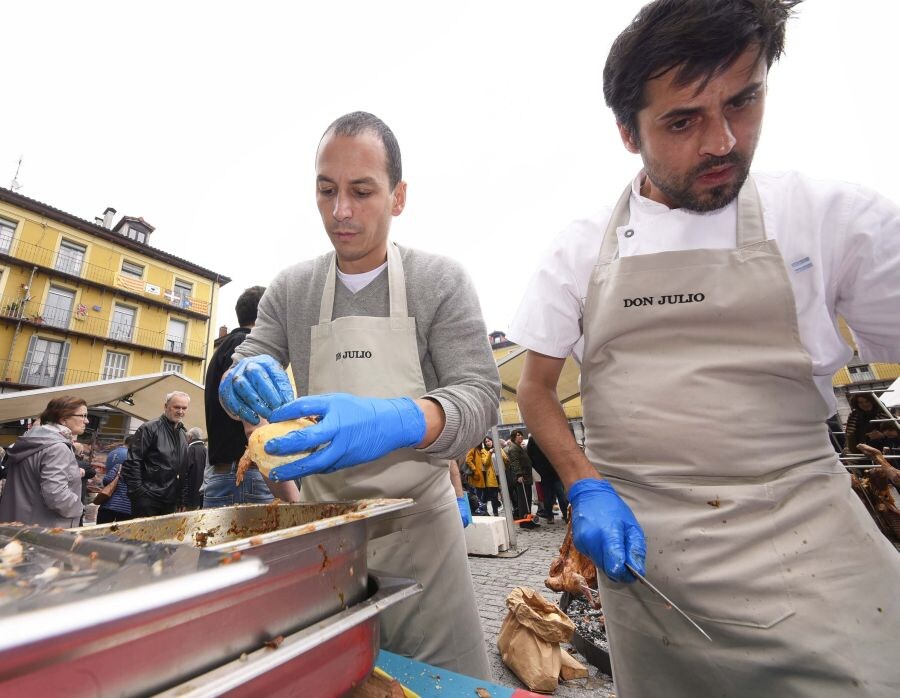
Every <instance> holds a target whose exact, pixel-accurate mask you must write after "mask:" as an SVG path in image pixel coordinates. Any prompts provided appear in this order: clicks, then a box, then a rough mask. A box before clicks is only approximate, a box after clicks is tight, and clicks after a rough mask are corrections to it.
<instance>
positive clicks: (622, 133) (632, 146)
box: [616, 121, 641, 155]
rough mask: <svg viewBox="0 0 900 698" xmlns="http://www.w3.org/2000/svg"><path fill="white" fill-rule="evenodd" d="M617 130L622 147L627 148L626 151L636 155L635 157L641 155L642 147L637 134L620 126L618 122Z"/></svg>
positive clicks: (622, 125)
mask: <svg viewBox="0 0 900 698" xmlns="http://www.w3.org/2000/svg"><path fill="white" fill-rule="evenodd" d="M616 128H618V129H619V137H620V138H621V139H622V145H624V146H625V150H627V151H628V152H629V153H634V154H635V155H637V154H639V153H640V152H641V146H640V140H639V139H638V137H637V134H636V133H635V132H634V131H632V130H631V129H630V128H628V127H627V126H625V125H624V124H620V123H619V122H618V121H617V122H616Z"/></svg>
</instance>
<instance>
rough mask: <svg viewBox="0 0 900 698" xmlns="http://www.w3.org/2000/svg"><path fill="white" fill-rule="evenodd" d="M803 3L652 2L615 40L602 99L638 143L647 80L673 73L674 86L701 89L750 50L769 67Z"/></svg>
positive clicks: (768, 0)
mask: <svg viewBox="0 0 900 698" xmlns="http://www.w3.org/2000/svg"><path fill="white" fill-rule="evenodd" d="M801 1H802V0H656V1H655V2H652V3H650V4H649V5H645V6H644V7H643V8H641V11H640V12H639V13H638V14H637V16H636V17H635V18H634V19H633V20H632V22H631V24H630V25H628V27H627V28H626V29H625V31H623V32H622V33H621V34H619V36H618V37H617V38H616V40H615V42H613V45H612V48H611V49H610V51H609V56H608V57H607V59H606V66H605V67H604V68H603V96H604V98H605V99H606V104H607V106H609V108H610V109H612V110H613V114H615V116H616V121H617V122H618V123H620V124H621V125H622V126H624V127H625V128H626V129H627V130H628V131H629V133H630V134H631V136H632V137H633V138H634V139H635V141H636V142H639V140H640V138H639V134H638V130H637V113H638V112H639V111H640V110H641V109H643V108H644V107H645V106H646V104H645V102H644V85H645V83H646V82H647V81H648V80H653V79H655V78H658V77H661V76H662V75H665V74H666V73H667V72H669V71H670V70H675V71H677V72H676V74H675V84H677V85H679V86H684V85H689V84H691V83H692V82H694V81H696V80H698V79H700V78H703V83H702V84H701V86H700V89H703V87H705V86H706V83H707V82H708V81H709V80H711V79H712V78H713V77H714V76H715V75H716V74H718V73H720V72H722V71H724V70H727V69H728V68H730V67H731V65H732V64H733V63H734V62H735V61H736V60H737V59H738V58H739V57H740V55H741V54H742V53H744V51H745V50H746V49H747V47H748V46H750V45H751V44H754V43H755V44H758V46H759V55H760V56H765V57H766V65H767V66H768V67H770V68H771V67H772V63H774V62H775V61H776V60H778V58H779V57H780V56H781V53H782V51H783V49H784V29H785V23H786V22H787V20H788V18H789V17H790V16H791V15H792V14H793V12H792V8H793V7H794V6H795V5H798V4H799V3H800V2H801Z"/></svg>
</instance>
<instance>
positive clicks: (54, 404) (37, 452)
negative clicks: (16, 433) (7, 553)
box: [0, 395, 88, 528]
mask: <svg viewBox="0 0 900 698" xmlns="http://www.w3.org/2000/svg"><path fill="white" fill-rule="evenodd" d="M40 422H41V423H40V426H37V427H34V428H32V429H31V430H30V431H28V432H27V433H25V434H23V435H22V436H20V437H19V439H18V440H17V441H16V442H15V443H14V444H13V445H12V446H11V447H10V448H9V450H8V451H7V461H6V466H7V481H6V486H5V487H4V488H3V494H2V495H0V521H19V522H21V523H24V524H38V525H40V526H46V527H48V528H72V527H74V526H78V522H79V520H80V518H81V514H82V511H83V508H84V507H83V505H82V503H81V476H82V471H81V468H79V466H78V461H77V460H76V459H75V452H74V450H73V447H72V443H73V441H74V440H75V439H76V438H77V437H78V436H79V435H80V434H82V433H83V432H84V430H85V427H86V426H87V422H88V415H87V403H86V402H85V401H84V400H82V399H81V398H77V397H73V396H70V395H66V396H63V397H58V398H54V399H53V400H51V401H50V402H48V403H47V408H46V409H45V410H44V411H43V413H41V416H40Z"/></svg>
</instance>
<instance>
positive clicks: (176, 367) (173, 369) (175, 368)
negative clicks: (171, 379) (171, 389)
mask: <svg viewBox="0 0 900 698" xmlns="http://www.w3.org/2000/svg"><path fill="white" fill-rule="evenodd" d="M163 372H164V373H184V364H180V363H178V362H177V361H163Z"/></svg>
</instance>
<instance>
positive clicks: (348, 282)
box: [337, 262, 387, 293]
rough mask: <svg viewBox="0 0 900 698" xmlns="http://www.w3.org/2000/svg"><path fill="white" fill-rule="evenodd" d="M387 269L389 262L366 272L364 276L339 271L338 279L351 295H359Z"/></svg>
mask: <svg viewBox="0 0 900 698" xmlns="http://www.w3.org/2000/svg"><path fill="white" fill-rule="evenodd" d="M386 267H387V262H385V263H384V264H382V265H381V266H378V267H375V268H374V269H373V270H372V271H364V272H363V273H362V274H345V273H344V272H342V271H341V270H340V269H338V270H337V278H338V280H339V281H340V282H341V283H342V284H344V286H346V287H347V289H348V290H349V291H350V292H351V293H359V292H360V291H362V290H363V289H364V288H365V287H366V286H368V285H369V284H370V283H372V282H373V281H375V279H376V277H377V276H378V275H379V274H380V273H381V272H382V271H384V270H385V268H386Z"/></svg>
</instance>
